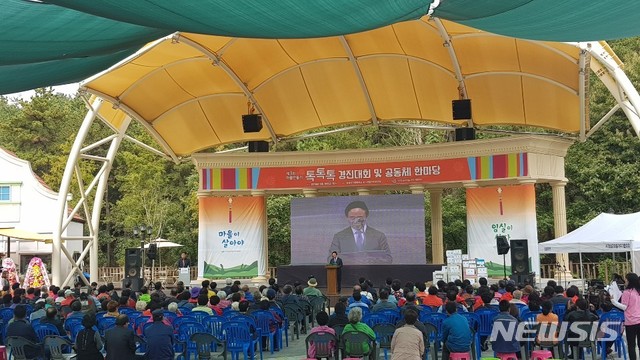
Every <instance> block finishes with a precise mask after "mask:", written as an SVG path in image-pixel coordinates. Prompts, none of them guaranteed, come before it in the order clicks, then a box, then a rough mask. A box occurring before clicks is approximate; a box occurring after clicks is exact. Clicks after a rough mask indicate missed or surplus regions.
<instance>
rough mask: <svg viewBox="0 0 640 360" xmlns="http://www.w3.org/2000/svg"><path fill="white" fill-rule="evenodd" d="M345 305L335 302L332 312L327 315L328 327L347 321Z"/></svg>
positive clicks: (343, 323) (346, 322)
mask: <svg viewBox="0 0 640 360" xmlns="http://www.w3.org/2000/svg"><path fill="white" fill-rule="evenodd" d="M346 310H347V306H346V305H345V303H343V302H338V303H336V305H335V307H334V308H333V314H331V316H330V317H329V327H334V326H336V325H346V324H348V323H349V318H348V317H347V314H346Z"/></svg>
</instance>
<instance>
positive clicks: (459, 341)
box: [442, 301, 508, 359]
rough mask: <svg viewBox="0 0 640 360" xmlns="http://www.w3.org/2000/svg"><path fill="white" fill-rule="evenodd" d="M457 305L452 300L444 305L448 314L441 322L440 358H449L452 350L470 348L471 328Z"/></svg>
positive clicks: (460, 350) (467, 349)
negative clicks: (459, 312)
mask: <svg viewBox="0 0 640 360" xmlns="http://www.w3.org/2000/svg"><path fill="white" fill-rule="evenodd" d="M507 304H508V302H507ZM458 305H459V304H456V303H455V302H454V301H448V302H447V303H446V304H445V305H444V309H445V311H446V313H447V315H448V316H447V318H446V319H445V320H444V321H443V322H442V344H443V346H442V359H449V354H450V353H452V352H469V351H470V349H471V341H472V336H471V328H470V327H469V322H468V321H467V319H466V318H465V317H463V316H462V315H460V314H458Z"/></svg>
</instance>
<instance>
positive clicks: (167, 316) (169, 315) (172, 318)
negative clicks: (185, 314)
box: [162, 310, 178, 325]
mask: <svg viewBox="0 0 640 360" xmlns="http://www.w3.org/2000/svg"><path fill="white" fill-rule="evenodd" d="M162 316H163V317H164V318H165V319H167V321H168V322H170V323H171V324H172V325H173V322H174V321H175V320H176V319H177V318H178V314H176V313H174V312H173V311H166V310H165V311H163V312H162Z"/></svg>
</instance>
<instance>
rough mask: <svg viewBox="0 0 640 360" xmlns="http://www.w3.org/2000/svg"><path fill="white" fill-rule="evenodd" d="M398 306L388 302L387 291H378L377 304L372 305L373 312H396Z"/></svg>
mask: <svg viewBox="0 0 640 360" xmlns="http://www.w3.org/2000/svg"><path fill="white" fill-rule="evenodd" d="M397 309H398V306H396V304H394V303H392V302H390V301H389V291H387V289H382V290H380V299H379V301H378V303H377V304H375V305H373V309H372V311H373V312H376V311H382V310H397Z"/></svg>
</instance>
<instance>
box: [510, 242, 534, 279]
mask: <svg viewBox="0 0 640 360" xmlns="http://www.w3.org/2000/svg"><path fill="white" fill-rule="evenodd" d="M511 278H512V279H513V280H515V282H516V284H524V283H529V284H531V283H532V282H533V276H532V273H531V267H530V266H529V241H528V240H527V239H517V240H511Z"/></svg>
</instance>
